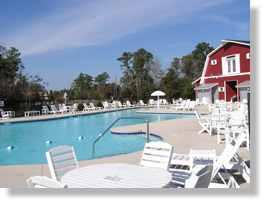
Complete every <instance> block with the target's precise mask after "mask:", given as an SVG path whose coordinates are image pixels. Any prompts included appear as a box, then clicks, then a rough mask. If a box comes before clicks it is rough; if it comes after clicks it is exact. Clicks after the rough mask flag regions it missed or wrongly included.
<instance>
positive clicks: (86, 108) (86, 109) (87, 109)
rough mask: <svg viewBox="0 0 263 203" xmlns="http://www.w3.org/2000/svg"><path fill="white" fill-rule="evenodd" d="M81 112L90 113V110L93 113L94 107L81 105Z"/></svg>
mask: <svg viewBox="0 0 263 203" xmlns="http://www.w3.org/2000/svg"><path fill="white" fill-rule="evenodd" d="M83 106H84V108H83V110H82V111H90V110H94V111H95V108H94V107H91V106H88V105H87V104H86V103H83Z"/></svg>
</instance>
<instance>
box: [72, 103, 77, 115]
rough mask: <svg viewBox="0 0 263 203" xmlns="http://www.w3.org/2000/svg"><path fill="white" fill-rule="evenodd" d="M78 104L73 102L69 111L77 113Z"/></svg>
mask: <svg viewBox="0 0 263 203" xmlns="http://www.w3.org/2000/svg"><path fill="white" fill-rule="evenodd" d="M78 111H79V110H78V104H77V103H75V104H73V107H72V108H71V113H78Z"/></svg>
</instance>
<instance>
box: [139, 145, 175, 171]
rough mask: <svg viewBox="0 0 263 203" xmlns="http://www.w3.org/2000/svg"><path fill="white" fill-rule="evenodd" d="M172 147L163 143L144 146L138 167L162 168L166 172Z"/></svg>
mask: <svg viewBox="0 0 263 203" xmlns="http://www.w3.org/2000/svg"><path fill="white" fill-rule="evenodd" d="M172 154H173V146H171V145H169V144H167V143H165V142H149V143H146V144H145V147H144V150H143V154H142V158H141V162H140V165H141V166H151V167H156V168H163V169H165V170H167V171H168V169H169V166H170V161H171V157H172Z"/></svg>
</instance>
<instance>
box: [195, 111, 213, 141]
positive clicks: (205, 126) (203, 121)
mask: <svg viewBox="0 0 263 203" xmlns="http://www.w3.org/2000/svg"><path fill="white" fill-rule="evenodd" d="M195 115H196V117H197V119H198V122H199V124H200V125H201V126H202V129H201V130H200V131H199V132H198V133H199V134H201V133H203V132H208V133H209V135H210V136H211V133H212V132H211V127H210V126H211V124H210V120H209V118H208V117H201V116H200V114H199V112H198V110H197V109H195Z"/></svg>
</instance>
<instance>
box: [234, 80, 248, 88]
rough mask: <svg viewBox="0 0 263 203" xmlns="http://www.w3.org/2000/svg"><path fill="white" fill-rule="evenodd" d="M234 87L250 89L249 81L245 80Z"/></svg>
mask: <svg viewBox="0 0 263 203" xmlns="http://www.w3.org/2000/svg"><path fill="white" fill-rule="evenodd" d="M236 87H239V88H240V87H250V80H246V81H244V82H241V83H240V84H238V85H237V86H236Z"/></svg>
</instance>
